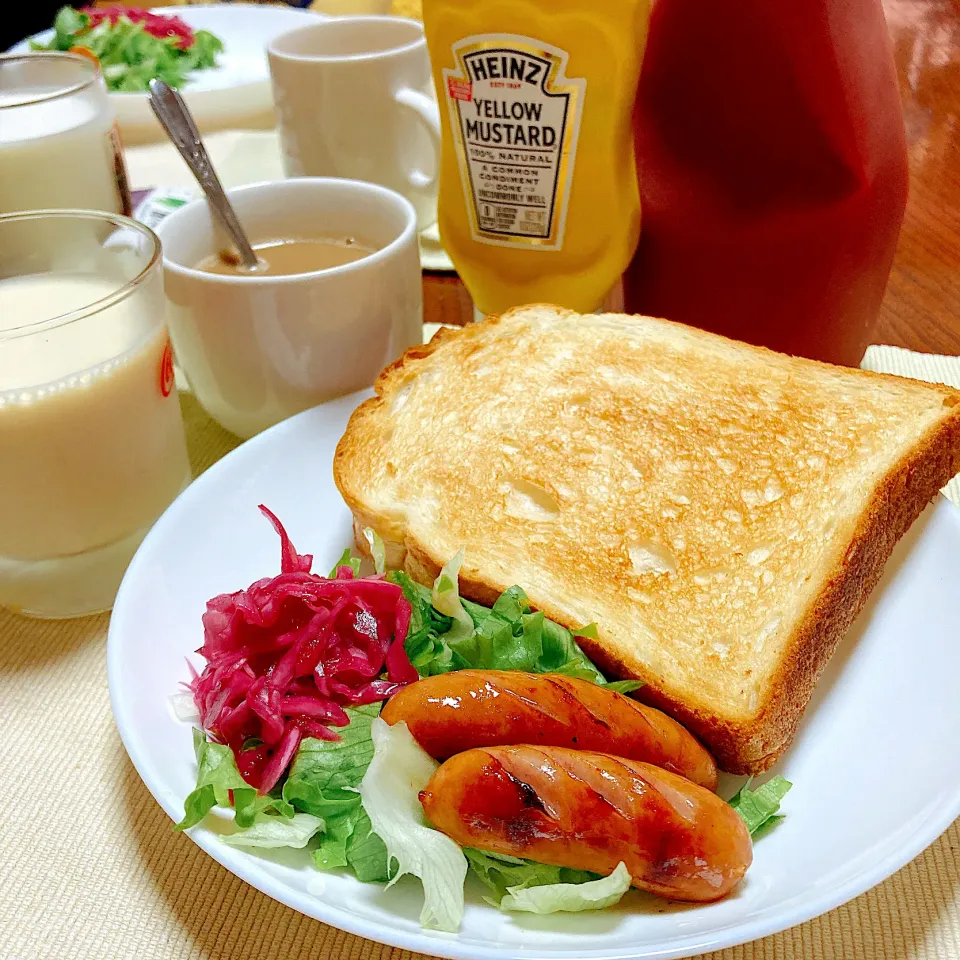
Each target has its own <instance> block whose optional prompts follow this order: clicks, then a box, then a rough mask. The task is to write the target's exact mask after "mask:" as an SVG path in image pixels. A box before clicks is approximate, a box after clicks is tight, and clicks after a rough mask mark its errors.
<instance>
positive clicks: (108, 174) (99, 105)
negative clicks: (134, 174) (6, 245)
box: [0, 53, 130, 214]
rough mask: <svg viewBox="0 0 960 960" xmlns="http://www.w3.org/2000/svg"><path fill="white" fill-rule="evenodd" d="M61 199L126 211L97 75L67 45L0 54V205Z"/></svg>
mask: <svg viewBox="0 0 960 960" xmlns="http://www.w3.org/2000/svg"><path fill="white" fill-rule="evenodd" d="M63 207H76V208H80V209H84V210H107V211H109V212H111V213H125V214H129V213H130V190H129V187H128V185H127V176H126V171H125V168H124V165H123V155H122V152H121V150H120V140H119V136H118V134H117V131H116V125H115V124H114V120H113V108H112V106H111V104H110V95H109V93H107V88H106V85H105V84H104V82H103V76H102V74H101V73H100V69H99V67H98V66H97V64H95V63H94V62H93V61H92V60H89V59H87V58H86V57H81V56H77V55H76V54H73V53H23V54H9V55H6V56H0V213H10V212H12V211H14V210H39V209H53V208H63Z"/></svg>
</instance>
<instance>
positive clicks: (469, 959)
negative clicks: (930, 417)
mask: <svg viewBox="0 0 960 960" xmlns="http://www.w3.org/2000/svg"><path fill="white" fill-rule="evenodd" d="M372 395H373V391H372V390H370V389H365V390H361V391H358V392H356V393H353V394H350V395H348V396H346V397H340V398H337V399H335V400H332V401H328V402H326V403H323V404H319V405H318V406H316V407H313V408H311V409H310V410H306V411H304V412H302V413H299V414H296V415H295V416H293V417H290V418H289V419H287V420H284V421H283V422H281V423H278V424H276V425H275V426H273V427H270V428H269V429H267V430H265V431H263V432H262V433H260V434H258V435H256V436H254V437H252V438H250V439H249V440H246V441H244V442H243V443H241V444H240V445H239V446H237V447H236V448H234V449H233V450H231V451H230V452H229V453H227V454H226V455H225V456H224V457H222V458H221V459H220V460H218V461H217V462H216V463H214V464H213V465H211V466H210V467H209V468H208V469H207V470H205V471H204V472H203V473H202V474H201V475H200V476H199V477H197V478H196V479H195V480H194V481H193V482H192V483H191V484H190V485H189V486H188V487H187V488H186V489H185V490H184V491H183V492H182V493H181V494H180V495H179V496H178V497H177V498H176V500H174V501H173V503H171V504H170V506H169V507H168V508H167V510H165V511H164V513H163V514H162V515H161V517H160V518H159V519H158V520H157V522H156V523H155V524H154V526H153V528H151V530H150V531H149V532H148V534H147V536H146V537H145V538H144V541H143V543H142V544H141V546H140V548H139V549H138V550H137V553H136V555H135V556H134V558H133V560H132V561H131V563H130V566H129V567H128V569H127V573H126V574H125V576H124V578H123V582H122V583H121V586H120V590H119V592H118V594H117V602H116V605H115V607H114V611H115V613H116V610H117V609H120V610H121V615H120V617H119V618H118V617H116V615H115V614H114V615H112V616H111V618H110V625H109V628H108V634H107V683H108V687H109V694H110V707H111V711H112V713H113V718H114V723H115V724H116V727H117V730H118V732H119V734H120V739H121V741H122V743H123V746H124V749H125V750H126V752H127V755H128V756H129V758H130V761H131V762H132V763H133V766H134V768H135V769H136V771H137V775H138V776H139V777H140V779H141V780H142V782H143V783H144V785H145V786H146V787H147V789H148V790H149V792H150V794H151V795H152V797H153V799H154V800H155V801H156V802H157V803H158V804H159V806H160V807H161V809H162V810H163V811H164V812H165V813H166V814H167V816H169V817H170V818H171V819H172V820H173V821H174V822H176V820H177V818H178V817H177V813H178V812H177V811H174V810H173V809H172V806H173V805H172V804H169V803H167V802H165V800H164V799H163V796H164V794H165V793H169V790H167V789H166V787H165V786H164V785H163V784H162V783H158V782H156V780H155V778H154V776H153V775H152V773H151V772H150V767H149V765H148V764H147V763H146V762H145V754H146V750H145V748H144V749H143V752H141V746H140V744H139V743H138V742H137V738H136V736H135V734H134V732H133V723H132V722H131V719H130V717H128V716H127V715H126V712H125V710H124V708H123V706H122V704H121V702H120V701H121V697H120V694H119V693H118V682H119V680H118V678H119V676H120V671H121V666H120V663H119V660H120V649H121V643H122V641H121V640H120V639H119V635H120V632H121V626H122V624H123V622H124V619H125V613H124V611H123V600H124V598H125V596H126V592H127V590H128V589H133V588H132V587H129V583H132V581H133V579H134V577H135V576H136V573H137V570H138V568H139V565H140V563H142V562H145V561H144V560H143V558H144V556H145V555H146V554H147V552H148V551H149V550H150V547H151V544H152V542H153V540H154V539H155V538H157V537H158V536H159V534H158V533H157V531H158V530H159V529H161V524H163V523H164V522H165V521H166V519H167V518H168V516H170V515H172V514H176V513H178V512H179V511H180V510H185V509H188V508H189V504H190V503H191V502H192V501H193V500H194V499H195V498H196V497H202V496H203V492H204V491H205V490H206V488H207V486H210V485H214V486H215V485H216V484H217V482H218V478H219V477H220V475H221V474H224V473H226V474H228V475H229V474H230V473H231V472H232V471H233V470H234V464H235V462H236V461H238V460H241V459H243V458H245V457H248V456H250V455H251V453H250V451H255V450H257V449H259V448H260V447H261V446H269V445H271V444H273V443H275V442H277V441H278V440H279V439H280V438H281V437H282V436H283V435H284V434H285V433H290V432H293V433H294V434H296V433H297V431H298V429H299V427H300V425H301V424H303V423H305V422H307V421H309V420H311V419H313V418H314V417H317V416H318V415H322V412H323V411H327V410H329V409H330V408H332V407H346V408H347V411H348V412H347V414H346V415H347V416H349V412H351V411H352V410H353V409H355V407H356V406H358V405H359V404H360V403H361V402H362V401H363V400H365V399H367V398H368V397H370V396H372ZM334 415H336V414H334ZM942 499H943V500H944V501H945V502H946V503H950V501H947V500H946V498H945V497H944V498H942ZM184 504H187V505H188V506H186V507H185V506H184ZM933 509H935V510H942V509H943V503H940V502H939V501H938V502H937V504H936V506H935V507H934V508H933ZM950 509H951V510H953V511H958V510H960V508H958V507H957V506H956V505H954V504H952V503H950ZM131 574H132V575H131ZM958 816H960V781H958V782H957V783H956V785H955V787H954V791H953V795H952V797H951V801H950V802H949V803H944V804H943V805H942V807H941V808H940V813H939V815H938V816H935V817H930V818H928V819H927V820H926V821H924V824H923V827H924V829H918V830H916V831H915V832H914V833H913V835H912V836H911V837H910V838H909V842H904V843H903V844H902V846H900V847H899V848H897V849H896V850H894V851H891V852H890V853H888V854H887V855H886V856H885V857H884V858H882V859H881V860H879V861H878V862H877V863H875V864H874V865H873V866H872V868H871V869H869V870H864V871H861V872H860V873H859V874H857V875H856V876H854V877H851V878H850V879H848V880H847V881H846V882H845V883H843V884H841V885H840V886H838V887H835V888H832V889H830V890H829V891H827V892H825V893H824V894H822V895H821V896H819V897H814V898H811V899H810V900H806V901H804V902H803V903H801V904H797V905H796V906H795V907H793V908H791V909H789V910H787V911H786V912H781V913H774V914H773V915H772V916H770V917H768V918H765V919H760V920H753V921H740V922H737V923H733V924H729V925H727V926H725V927H724V928H723V929H722V930H720V931H719V932H718V933H717V934H715V935H709V936H705V935H703V934H688V935H687V936H686V939H685V940H679V941H678V942H677V945H676V946H671V947H669V948H667V949H653V948H651V949H646V948H644V949H641V950H639V951H638V950H627V951H624V950H623V949H621V948H619V947H616V948H607V949H603V948H599V949H584V950H579V949H577V950H576V952H575V953H574V952H573V950H574V949H576V948H571V949H570V950H566V949H560V950H557V949H546V950H543V949H538V948H534V949H532V950H531V949H526V950H524V949H522V948H520V947H518V946H513V945H507V944H503V943H493V942H491V943H489V944H486V945H485V944H481V943H476V942H461V941H459V940H458V938H457V935H456V934H442V933H437V932H432V933H428V932H426V931H414V932H408V931H405V930H398V929H395V928H391V927H388V926H385V925H382V924H378V923H376V921H373V920H371V919H367V918H364V917H362V916H360V915H357V914H353V913H350V912H349V911H348V910H346V909H344V908H343V907H340V906H335V905H329V904H328V903H327V902H326V901H324V900H323V899H322V897H321V896H318V895H311V894H309V893H301V892H300V891H297V890H295V889H293V888H292V887H290V886H288V885H287V884H286V883H283V882H282V881H276V880H274V879H273V878H272V877H270V876H269V875H268V874H265V873H262V872H261V871H260V870H259V869H258V866H257V865H258V861H259V858H258V857H257V855H256V854H255V853H250V852H247V851H243V850H240V849H235V848H232V847H228V846H227V845H225V844H221V843H218V842H217V838H216V836H215V834H213V833H212V832H211V831H209V830H205V829H203V828H202V827H200V828H199V829H198V828H192V829H190V830H189V831H185V832H186V835H187V836H188V837H189V838H190V840H192V841H193V843H195V844H196V845H197V846H198V847H200V849H201V850H203V851H204V852H205V853H206V854H207V855H208V856H210V857H211V858H212V859H213V860H215V861H216V862H217V863H219V864H220V865H221V866H223V867H224V868H225V869H227V870H229V871H230V872H231V873H233V874H234V875H235V876H237V877H239V878H240V879H241V880H243V881H244V882H245V883H249V884H250V885H251V886H252V887H254V888H255V889H257V890H259V891H260V892H261V893H264V894H266V895H267V896H268V897H270V898H271V899H273V900H276V901H278V902H280V903H282V904H284V905H285V906H287V907H290V908H291V909H293V910H296V911H297V912H298V913H300V914H303V915H305V916H307V917H310V918H312V919H315V920H319V921H320V922H321V923H325V924H327V925H328V926H331V927H334V928H336V929H339V930H343V931H345V932H347V933H350V934H353V935H355V936H359V937H363V938H365V939H368V940H373V941H374V942H378V943H382V944H385V945H388V946H392V947H398V948H400V949H405V950H412V951H417V952H420V953H424V954H427V955H428V956H436V957H444V958H448V960H491V958H492V957H497V958H505V960H506V958H509V957H518V958H520V957H522V958H523V960H574V958H576V960H651V958H657V960H681V958H684V957H694V956H699V955H701V954H704V953H707V952H710V951H715V950H722V949H726V948H729V947H735V946H740V945H742V944H745V943H750V942H752V941H754V940H759V939H762V938H764V937H768V936H771V935H774V934H776V933H781V932H783V931H785V930H789V929H791V928H792V927H795V926H798V925H799V924H802V923H805V922H807V921H809V920H813V919H816V918H817V917H819V916H822V915H823V914H825V913H828V912H829V911H831V910H834V909H836V908H837V907H840V906H842V905H843V904H845V903H848V902H849V901H851V900H853V899H855V898H856V897H858V896H860V895H861V894H863V893H866V892H867V891H868V890H871V889H873V888H874V887H875V886H877V885H878V884H880V883H882V882H883V881H884V880H886V879H888V878H889V877H891V876H892V875H893V874H894V873H896V872H897V871H898V870H900V869H902V868H903V867H904V866H906V864H908V863H910V862H911V861H912V860H914V859H915V858H916V857H918V856H919V855H920V854H921V853H922V852H923V851H924V850H926V849H927V847H929V846H930V845H932V844H933V843H934V842H935V841H936V840H937V839H939V837H940V836H941V835H942V834H943V833H944V832H945V831H946V830H947V829H948V828H949V827H950V825H951V824H952V823H953V821H954V820H956V819H957V817H958ZM358 882H359V881H358ZM491 909H492V908H491Z"/></svg>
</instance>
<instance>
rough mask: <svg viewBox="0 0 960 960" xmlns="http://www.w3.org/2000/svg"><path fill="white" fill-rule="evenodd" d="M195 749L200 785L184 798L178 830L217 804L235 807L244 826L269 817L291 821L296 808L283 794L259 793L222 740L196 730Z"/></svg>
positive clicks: (196, 820) (185, 827)
mask: <svg viewBox="0 0 960 960" xmlns="http://www.w3.org/2000/svg"><path fill="white" fill-rule="evenodd" d="M193 750H194V753H195V754H196V755H197V785H196V787H195V788H194V789H193V791H192V792H191V793H190V794H189V795H188V796H187V799H186V800H185V801H184V803H183V806H184V815H183V819H182V820H181V821H180V822H179V823H178V824H177V825H176V829H177V830H189V829H190V827H195V826H196V825H197V824H198V823H199V822H200V821H201V820H202V819H203V818H204V817H205V816H206V815H207V814H208V813H209V812H210V811H211V810H212V809H213V808H214V807H232V808H233V810H234V819H235V821H236V824H237V826H238V827H240V828H241V829H242V828H244V827H250V826H252V825H253V824H254V823H255V822H257V821H258V820H260V819H261V818H263V817H266V816H271V815H273V816H279V817H283V818H285V819H287V820H289V819H290V818H291V817H293V815H294V812H295V811H294V809H293V807H292V806H291V805H290V804H289V803H286V802H285V801H284V800H283V798H282V797H281V796H278V795H277V794H276V793H270V794H267V795H266V796H260V795H259V794H258V793H257V791H256V790H255V789H254V788H253V787H251V786H250V785H249V784H248V783H247V782H246V780H244V779H243V777H241V776H240V771H239V770H238V769H237V762H236V760H234V757H233V751H232V750H231V749H230V748H229V747H227V746H225V745H224V744H221V743H211V742H210V741H209V740H207V738H206V736H205V735H204V733H203V731H202V730H198V729H197V728H196V727H194V729H193Z"/></svg>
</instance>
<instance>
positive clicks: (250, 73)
mask: <svg viewBox="0 0 960 960" xmlns="http://www.w3.org/2000/svg"><path fill="white" fill-rule="evenodd" d="M153 12H154V13H159V14H163V15H166V16H171V15H174V16H178V17H180V19H181V20H183V21H184V22H185V23H187V24H189V26H191V27H193V29H195V30H209V31H210V32H211V33H213V34H216V35H217V36H218V37H219V38H220V39H221V40H222V41H223V45H224V50H223V53H221V54H220V56H219V63H218V66H216V67H213V68H211V69H209V70H200V71H198V72H197V73H196V74H194V76H193V78H191V81H190V83H188V84H186V85H185V86H184V88H183V90H182V91H181V92H182V93H183V96H184V98H185V99H186V101H187V105H188V106H189V107H190V110H191V112H192V113H193V116H194V118H195V119H196V121H197V125H198V126H199V128H200V131H201V132H202V133H212V132H213V131H215V130H226V129H236V128H240V129H269V128H272V127H273V126H274V118H273V95H272V92H271V88H270V70H269V68H268V66H267V53H266V48H267V44H268V43H269V42H270V41H271V40H272V39H273V38H274V37H275V36H277V35H279V34H281V33H284V32H286V31H287V30H292V29H293V28H295V27H297V26H300V25H301V24H302V23H304V22H305V21H309V20H310V19H312V18H315V17H317V16H319V14H316V13H311V12H310V11H306V10H299V9H296V8H294V7H279V6H258V5H256V4H246V3H229V4H210V5H197V6H183V7H180V6H177V7H158V8H155V9H154V10H153ZM52 36H53V30H44V31H43V32H42V33H38V34H36V36H34V37H31V38H29V39H28V40H23V41H21V42H20V43H18V44H16V46H13V47H11V48H10V53H27V52H29V50H30V40H36V41H38V42H40V43H48V42H49V41H50V38H51V37H52ZM110 100H111V102H112V104H113V109H114V112H115V114H116V117H117V122H118V123H119V125H120V135H121V137H122V138H123V142H124V144H126V145H127V146H129V145H131V144H137V143H151V142H154V141H157V140H163V139H164V133H163V130H162V129H161V128H160V125H159V124H158V123H157V120H156V118H155V117H154V116H153V112H152V111H151V110H150V105H149V103H147V95H146V94H145V93H112V94H111V95H110Z"/></svg>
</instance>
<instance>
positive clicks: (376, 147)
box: [267, 17, 440, 230]
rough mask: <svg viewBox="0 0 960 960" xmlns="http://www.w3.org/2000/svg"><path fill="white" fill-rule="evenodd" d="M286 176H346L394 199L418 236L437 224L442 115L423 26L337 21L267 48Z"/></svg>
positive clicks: (301, 30) (394, 20) (392, 20)
mask: <svg viewBox="0 0 960 960" xmlns="http://www.w3.org/2000/svg"><path fill="white" fill-rule="evenodd" d="M267 54H268V56H269V59H270V77H271V79H272V81H273V96H274V101H275V103H276V108H277V118H278V124H279V128H280V143H281V146H282V149H283V162H284V169H285V170H286V173H287V176H288V177H301V176H321V177H351V178H353V179H355V180H367V181H369V182H371V183H379V184H381V185H382V186H385V187H389V188H390V189H391V190H396V191H397V192H398V193H401V194H403V195H404V196H405V197H406V198H407V199H408V200H410V201H411V202H412V203H413V205H414V207H415V208H416V210H417V225H418V227H419V229H421V230H424V229H426V228H427V227H429V226H430V225H431V224H433V223H435V222H436V219H437V172H438V170H439V164H440V115H439V111H438V108H437V99H436V95H435V94H434V91H433V82H432V80H431V76H430V60H429V58H428V56H427V43H426V40H425V39H424V36H423V26H422V25H421V24H420V23H418V22H417V21H416V20H406V19H404V18H402V17H336V18H331V19H327V20H318V21H317V22H316V23H313V24H310V25H309V26H304V27H298V28H297V29H296V30H291V31H289V32H288V33H283V34H281V35H280V36H278V37H276V38H275V39H274V40H272V41H271V42H270V44H269V46H268V47H267Z"/></svg>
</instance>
